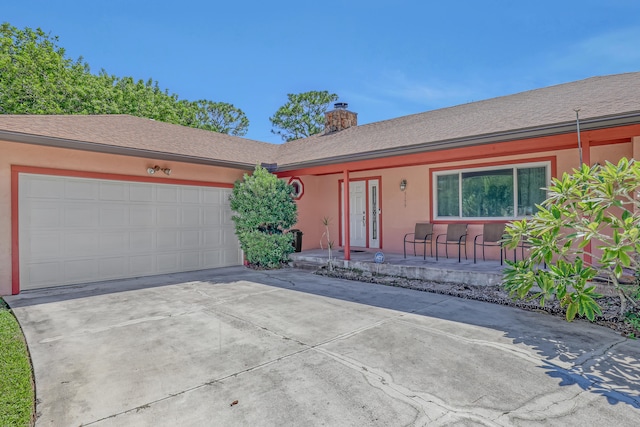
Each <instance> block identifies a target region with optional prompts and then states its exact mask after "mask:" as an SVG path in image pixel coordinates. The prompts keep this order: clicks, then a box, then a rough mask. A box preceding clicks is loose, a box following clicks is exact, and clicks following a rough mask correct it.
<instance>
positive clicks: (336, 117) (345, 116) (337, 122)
mask: <svg viewBox="0 0 640 427" xmlns="http://www.w3.org/2000/svg"><path fill="white" fill-rule="evenodd" d="M348 106H349V104H347V103H346V102H336V103H335V104H333V110H331V111H327V112H326V113H324V134H325V135H326V134H329V133H333V132H338V131H341V130H345V129H347V128H350V127H351V126H358V114H357V113H354V112H352V111H349V110H347V107H348Z"/></svg>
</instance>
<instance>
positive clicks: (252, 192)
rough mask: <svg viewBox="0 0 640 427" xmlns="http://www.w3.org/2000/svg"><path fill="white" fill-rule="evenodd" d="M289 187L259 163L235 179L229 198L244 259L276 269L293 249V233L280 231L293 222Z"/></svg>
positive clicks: (293, 212) (294, 206)
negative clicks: (249, 172) (252, 169)
mask: <svg viewBox="0 0 640 427" xmlns="http://www.w3.org/2000/svg"><path fill="white" fill-rule="evenodd" d="M292 192H293V187H291V186H290V185H289V184H287V183H286V182H284V181H283V180H281V179H278V178H277V177H276V176H275V175H273V174H271V173H269V172H268V171H267V170H266V169H264V168H262V167H261V166H259V165H258V166H256V168H255V170H254V172H253V174H252V175H249V174H245V175H244V179H243V180H242V181H236V183H235V184H234V186H233V192H232V194H231V196H230V197H229V200H230V202H231V209H232V210H233V211H234V212H235V214H234V215H233V217H232V219H233V222H234V223H235V226H236V235H237V236H238V239H239V240H240V246H241V247H242V250H243V251H244V254H245V257H246V258H247V261H248V262H249V263H250V264H252V265H255V266H258V267H267V268H276V267H280V266H281V265H282V264H283V263H285V262H287V261H288V258H289V254H290V253H292V252H293V250H294V248H293V245H292V243H293V236H292V234H290V233H284V231H285V230H287V229H288V228H290V227H291V226H292V225H293V224H295V223H296V221H297V216H298V214H297V206H296V204H295V202H294V200H293V197H292V195H291V194H292Z"/></svg>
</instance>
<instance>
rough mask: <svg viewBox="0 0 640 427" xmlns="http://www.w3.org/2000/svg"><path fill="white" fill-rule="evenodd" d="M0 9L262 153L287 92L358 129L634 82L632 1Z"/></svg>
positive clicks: (636, 33) (636, 30)
mask: <svg viewBox="0 0 640 427" xmlns="http://www.w3.org/2000/svg"><path fill="white" fill-rule="evenodd" d="M7 3H8V4H4V5H3V6H2V9H1V12H0V21H2V22H9V23H10V24H12V25H14V26H16V27H18V28H24V27H31V28H37V27H40V28H42V29H43V30H45V31H46V32H48V33H50V34H51V35H57V36H59V43H60V45H61V46H62V47H64V48H65V49H66V50H67V54H68V56H69V57H71V58H73V59H77V58H78V57H79V56H82V57H83V58H84V59H85V61H87V62H88V63H89V65H90V66H91V69H92V71H93V72H96V73H97V72H99V71H100V69H103V68H104V69H105V70H106V71H107V72H108V73H109V74H115V75H117V76H120V77H123V76H133V77H134V78H136V79H144V80H147V79H148V78H153V79H154V80H156V81H158V83H159V85H160V87H161V88H163V89H169V91H170V92H171V93H176V94H178V95H179V97H180V98H181V99H189V100H196V99H210V100H213V101H223V102H229V103H231V104H234V105H235V106H236V107H239V108H241V109H242V110H243V111H244V112H245V113H246V114H247V117H248V118H249V120H250V126H249V132H248V133H247V135H246V137H248V138H251V139H256V140H260V141H266V142H274V143H279V142H281V141H280V139H279V137H278V136H277V135H273V134H272V133H271V132H270V130H271V123H270V122H269V117H270V116H271V115H272V114H273V113H274V112H275V111H276V110H277V109H278V107H280V106H281V105H282V104H284V103H285V102H286V100H287V98H286V95H287V93H299V92H305V91H309V90H328V91H331V92H334V93H337V94H338V95H339V96H340V100H341V101H344V102H348V103H349V109H350V110H351V111H354V112H357V113H358V123H359V124H365V123H371V122H376V121H380V120H386V119H391V118H395V117H399V116H403V115H407V114H413V113H419V112H423V111H428V110H432V109H436V108H442V107H447V106H451V105H457V104H461V103H467V102H472V101H479V100H482V99H487V98H492V97H496V96H501V95H508V94H511V93H516V92H521V91H524V90H530V89H535V88H539V87H544V86H550V85H554V84H558V83H565V82H569V81H574V80H579V79H583V78H587V77H591V76H596V75H604V74H616V73H623V72H630V71H640V48H638V46H640V21H639V20H638V17H639V16H640V2H639V1H637V0H606V1H603V0H581V1H577V0H552V1H549V0H536V1H519V0H447V1H445V0H438V1H433V0H394V1H391V0H389V1H378V0H367V1H361V0H352V1H349V0H343V1H334V0H324V1H321V2H317V1H313V2H307V1H304V0H297V1H288V0H287V1H277V0H275V1H259V0H255V1H245V0H234V1H225V2H221V1H211V0H209V1H200V0H198V1H196V0H183V1H175V0H172V1H166V0H156V1H136V0H129V1H121V0H110V1H107V2H89V1H70V0H56V1H51V0H21V1H13V2H7Z"/></svg>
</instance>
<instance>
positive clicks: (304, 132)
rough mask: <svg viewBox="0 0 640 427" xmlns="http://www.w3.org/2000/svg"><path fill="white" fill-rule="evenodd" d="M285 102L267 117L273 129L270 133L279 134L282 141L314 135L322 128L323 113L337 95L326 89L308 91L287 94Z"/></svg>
mask: <svg viewBox="0 0 640 427" xmlns="http://www.w3.org/2000/svg"><path fill="white" fill-rule="evenodd" d="M287 98H288V99H289V100H288V101H287V103H286V104H284V105H283V106H282V107H280V108H278V111H276V112H275V114H274V115H273V116H272V117H270V118H269V120H270V121H271V124H272V125H273V126H274V128H275V129H271V133H274V134H276V135H280V136H281V137H282V140H283V141H292V140H294V139H298V138H305V137H307V136H311V135H315V134H316V133H320V132H322V131H323V130H324V113H325V112H326V111H327V109H328V108H329V106H330V105H331V103H332V102H335V101H337V100H338V95H336V94H335V93H329V92H328V91H326V90H324V91H310V92H303V93H299V94H291V93H290V94H288V95H287Z"/></svg>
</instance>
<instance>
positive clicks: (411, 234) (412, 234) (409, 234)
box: [404, 233, 416, 242]
mask: <svg viewBox="0 0 640 427" xmlns="http://www.w3.org/2000/svg"><path fill="white" fill-rule="evenodd" d="M415 235H416V233H407V234H405V235H404V241H405V242H406V241H407V237H409V236H414V237H415ZM414 240H415V239H414Z"/></svg>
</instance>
